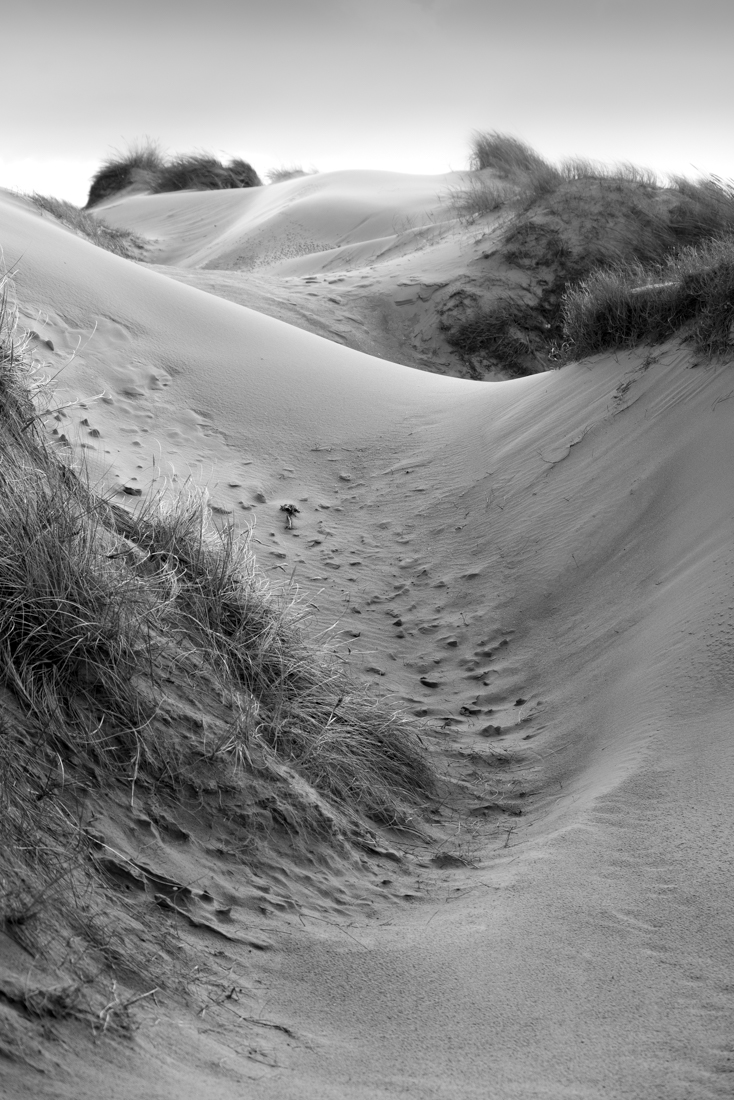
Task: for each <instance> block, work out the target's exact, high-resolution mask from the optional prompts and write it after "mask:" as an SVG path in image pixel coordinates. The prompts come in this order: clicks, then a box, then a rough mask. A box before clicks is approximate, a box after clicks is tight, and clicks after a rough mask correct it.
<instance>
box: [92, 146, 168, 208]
mask: <svg viewBox="0 0 734 1100" xmlns="http://www.w3.org/2000/svg"><path fill="white" fill-rule="evenodd" d="M164 163H165V162H164V158H163V153H162V152H161V149H160V146H159V145H158V143H157V142H155V141H151V140H150V139H149V138H147V139H146V140H145V141H143V142H140V143H138V144H133V145H131V146H130V147H129V148H128V149H127V151H126V152H125V153H119V152H118V153H115V154H114V155H113V156H111V157H108V158H107V160H105V161H104V162H103V163H102V165H101V166H100V167H99V168H98V169H97V171H96V172H95V173H94V175H93V177H92V181H91V184H90V187H89V195H88V197H87V209H89V208H90V207H92V206H97V205H98V204H99V203H101V202H104V200H105V199H109V198H111V197H112V195H116V194H117V193H118V192H120V191H123V190H124V189H125V188H126V187H130V186H131V185H132V184H133V183H138V184H139V185H141V186H146V185H147V186H150V185H151V184H152V183H153V182H154V180H155V179H156V178H157V175H158V173H159V171H160V170H161V168H162V167H163V164H164Z"/></svg>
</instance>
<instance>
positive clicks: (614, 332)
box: [564, 236, 734, 358]
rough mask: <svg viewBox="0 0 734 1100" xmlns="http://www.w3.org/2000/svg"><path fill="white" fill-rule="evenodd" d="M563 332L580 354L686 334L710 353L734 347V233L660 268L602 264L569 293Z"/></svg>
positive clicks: (572, 349)
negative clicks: (733, 329) (603, 268)
mask: <svg viewBox="0 0 734 1100" xmlns="http://www.w3.org/2000/svg"><path fill="white" fill-rule="evenodd" d="M564 322H565V336H566V340H567V342H568V344H569V345H570V350H569V354H570V355H573V356H574V357H576V358H579V357H582V356H584V355H591V354H593V353H595V352H598V351H603V350H606V349H610V348H618V347H630V346H634V345H636V344H639V343H642V342H650V343H659V342H662V341H664V340H667V339H669V338H670V337H672V336H674V335H676V334H677V333H682V334H683V335H685V336H687V337H688V338H689V339H690V340H692V342H693V343H694V345H695V347H696V348H697V349H698V350H699V351H700V352H702V353H704V354H706V355H720V354H723V353H725V352H726V351H728V350H730V349H731V348H732V346H734V335H733V331H732V328H733V326H734V237H732V236H729V237H722V238H713V239H711V240H708V241H704V242H703V243H701V244H699V245H696V246H691V247H688V248H686V249H683V250H682V251H681V252H680V253H679V254H678V255H674V256H671V257H670V258H669V259H668V260H667V261H666V262H665V263H663V264H657V265H654V266H650V265H648V266H645V265H642V264H639V263H637V264H627V265H625V266H621V267H617V268H612V269H610V270H600V271H597V272H595V273H593V274H592V275H590V276H589V278H587V279H585V280H583V281H582V282H581V283H580V284H579V285H578V286H577V287H574V288H572V289H571V290H569V291H568V293H567V295H566V298H565V302H564Z"/></svg>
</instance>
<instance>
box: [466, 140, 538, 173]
mask: <svg viewBox="0 0 734 1100" xmlns="http://www.w3.org/2000/svg"><path fill="white" fill-rule="evenodd" d="M471 150H472V151H471V160H470V167H471V169H472V170H473V171H475V172H477V171H482V170H483V169H485V168H491V169H492V171H493V172H495V173H496V174H497V175H498V176H499V177H500V179H509V180H514V179H516V178H517V177H518V176H521V175H527V174H528V173H530V172H534V171H538V170H544V169H546V168H547V167H548V163H547V161H545V160H543V158H542V157H541V156H540V154H539V153H536V152H535V150H534V149H531V147H530V146H529V145H526V143H525V142H524V141H520V139H519V138H516V137H512V136H511V135H510V134H501V133H499V132H498V131H496V130H492V131H489V132H484V131H480V130H475V131H474V134H473V135H472V142H471Z"/></svg>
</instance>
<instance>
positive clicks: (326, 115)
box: [0, 0, 734, 243]
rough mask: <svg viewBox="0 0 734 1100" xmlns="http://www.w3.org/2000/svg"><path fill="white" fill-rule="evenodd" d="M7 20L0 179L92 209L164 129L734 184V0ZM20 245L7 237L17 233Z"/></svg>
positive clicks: (400, 160)
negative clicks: (114, 158) (118, 159)
mask: <svg viewBox="0 0 734 1100" xmlns="http://www.w3.org/2000/svg"><path fill="white" fill-rule="evenodd" d="M13 7H14V9H15V10H11V11H8V12H5V13H4V14H3V17H2V35H3V46H4V48H3V60H2V73H3V91H4V106H5V110H4V112H3V120H2V129H1V130H0V135H1V137H0V186H6V187H18V188H21V189H26V190H38V191H41V192H44V193H47V194H55V195H57V196H58V197H62V198H69V199H71V200H72V201H75V202H78V203H83V202H84V201H85V198H86V192H87V187H88V181H89V176H90V175H91V173H92V172H93V171H94V169H95V167H96V166H97V165H98V164H99V163H100V161H101V160H103V159H104V158H105V157H107V156H109V155H110V154H111V153H112V152H113V151H114V150H115V149H124V148H125V146H126V144H127V143H129V142H133V141H135V140H136V139H141V138H143V137H145V136H150V137H152V138H155V139H157V140H158V141H159V142H160V143H161V145H162V146H163V148H164V149H166V150H168V151H171V152H189V151H191V150H202V149H203V150H207V151H211V152H214V153H215V154H219V155H224V154H226V155H233V156H243V157H244V158H245V159H247V160H249V161H250V162H251V163H252V164H253V165H254V167H255V168H256V169H257V170H258V171H259V173H260V174H261V175H264V174H265V173H266V172H267V170H268V169H270V168H273V167H277V166H281V165H296V164H297V165H302V166H303V167H305V168H310V167H314V168H318V169H320V170H321V171H329V170H333V169H340V168H383V169H392V170H395V171H400V172H421V173H440V172H446V171H449V170H451V169H461V168H464V167H466V165H467V159H468V154H469V139H470V135H471V132H472V131H473V130H475V129H479V130H499V131H501V132H504V133H511V134H514V135H516V136H519V137H521V138H523V139H524V140H526V141H527V142H529V143H530V144H531V145H533V146H534V147H535V148H536V149H538V151H540V152H541V153H543V154H544V155H546V156H548V157H550V158H553V159H556V158H560V157H564V156H574V155H578V156H586V157H590V158H596V159H602V160H605V161H616V160H629V161H633V162H635V163H638V164H641V165H645V166H648V167H652V168H653V169H655V170H657V171H659V172H663V173H664V172H668V171H670V172H685V173H689V174H693V175H695V174H696V169H698V170H699V171H700V172H704V173H709V172H714V173H717V174H719V175H722V176H724V177H726V178H731V177H734V113H733V112H732V106H731V103H732V91H731V72H732V55H733V54H734V49H733V47H734V37H733V33H732V32H733V31H734V4H732V0H686V2H685V3H684V2H681V0H115V2H114V3H110V2H109V0H94V2H92V0H76V2H75V3H74V4H69V5H67V4H62V3H61V2H60V0H22V2H20V3H17V4H15V5H13ZM0 243H1V242H0Z"/></svg>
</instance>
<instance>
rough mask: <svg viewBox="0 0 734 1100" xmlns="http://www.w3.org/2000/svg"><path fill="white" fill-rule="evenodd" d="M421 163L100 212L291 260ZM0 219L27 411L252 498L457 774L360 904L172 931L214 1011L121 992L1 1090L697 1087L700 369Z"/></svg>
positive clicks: (720, 374) (348, 1093)
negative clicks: (555, 346) (233, 927)
mask: <svg viewBox="0 0 734 1100" xmlns="http://www.w3.org/2000/svg"><path fill="white" fill-rule="evenodd" d="M335 177H336V178H335ZM442 186H443V185H442ZM437 191H439V192H440V188H439V186H438V183H437V181H436V180H435V179H433V178H428V179H420V178H414V177H403V178H399V179H396V177H393V176H390V175H389V174H383V173H338V174H333V175H332V177H310V178H305V179H298V180H294V181H291V182H288V183H285V184H281V185H278V186H277V187H272V188H263V189H253V190H250V191H246V192H231V193H230V192H222V193H206V194H193V193H191V194H178V195H163V196H151V197H146V196H136V197H131V198H127V199H123V200H120V201H119V202H118V203H112V204H108V205H107V206H106V207H105V208H104V210H103V213H104V215H105V216H106V217H109V218H110V220H113V219H114V220H116V222H117V224H125V225H129V226H130V227H133V228H135V229H136V231H138V232H143V233H145V234H146V235H148V236H150V237H151V238H155V239H156V240H157V241H158V242H160V243H159V245H158V247H159V248H160V250H161V251H160V252H159V253H158V255H157V257H156V259H157V262H158V263H159V264H167V263H175V264H176V265H180V266H184V267H189V268H193V267H194V266H197V265H205V264H209V265H211V266H212V267H214V266H216V267H217V268H220V267H221V268H229V267H233V266H235V265H236V263H237V256H238V255H240V254H241V253H243V252H245V251H246V252H247V255H248V257H251V258H252V264H253V266H254V265H255V264H259V263H262V264H263V266H265V264H266V263H267V264H270V265H271V266H272V265H273V264H274V263H276V264H277V265H279V272H280V274H281V275H282V274H284V273H285V274H286V275H287V276H289V277H290V276H291V275H293V276H295V274H296V266H294V265H299V264H302V265H304V266H303V267H302V268H301V267H298V268H297V272H298V277H299V278H301V277H306V276H305V275H304V272H306V271H307V270H308V271H309V272H314V271H315V270H316V268H315V267H313V266H310V267H309V266H308V265H314V264H317V263H319V262H323V257H321V259H319V257H320V254H321V252H323V251H324V249H325V247H326V246H327V245H328V250H333V249H334V248H337V247H338V248H341V247H343V246H345V245H349V246H350V247H352V246H354V247H363V246H364V247H369V248H372V247H373V244H374V242H375V241H380V240H384V239H386V238H388V237H389V236H390V235H391V233H394V232H395V221H396V219H400V218H406V219H407V218H409V217H417V216H418V214H419V213H421V216H422V214H423V213H426V212H428V213H430V212H431V211H433V212H434V213H435V212H436V211H437V210H438V206H437V205H435V195H436V192H437ZM0 226H1V229H2V245H3V250H4V255H5V262H6V264H12V265H14V266H16V265H17V276H16V283H17V288H18V297H19V302H20V304H21V308H22V312H23V318H24V323H25V324H26V326H27V327H28V328H29V329H32V330H33V331H34V332H35V333H37V337H36V347H37V354H38V358H39V361H41V360H43V361H44V362H46V363H50V364H51V368H52V369H53V370H58V371H59V374H58V378H57V382H56V387H57V389H56V400H57V401H58V403H59V404H65V403H66V402H69V401H73V400H74V399H77V400H78V403H77V404H76V405H73V406H71V407H68V408H66V409H64V411H63V412H60V413H58V414H57V416H58V419H57V420H55V421H54V420H53V416H52V417H51V418H50V419H49V427H50V428H52V426H53V424H55V425H56V427H55V429H53V430H55V431H56V432H57V436H56V438H59V436H60V435H63V436H64V437H65V438H66V439H67V440H68V441H69V443H70V444H72V445H74V446H77V447H82V448H84V449H85V451H86V454H87V456H88V458H89V460H90V464H91V466H92V469H94V470H96V471H97V473H98V475H99V476H100V477H102V478H103V479H104V480H105V482H106V483H107V484H108V485H110V486H111V487H112V489H117V490H118V491H119V493H120V497H119V499H124V490H125V489H127V490H134V489H137V488H140V489H142V490H145V489H147V487H148V486H150V485H151V484H160V483H161V482H162V481H164V480H173V481H179V482H181V481H183V480H185V478H187V477H189V476H191V475H193V476H194V477H195V478H196V480H197V481H198V482H200V483H205V484H207V485H208V486H209V488H210V492H211V501H212V505H213V506H214V508H215V509H216V510H217V511H218V513H219V514H225V515H226V514H228V515H231V516H232V517H233V518H234V520H235V522H237V523H241V524H244V523H251V522H252V521H253V520H256V528H255V533H256V538H257V540H258V542H257V544H256V547H257V552H258V559H259V563H260V565H261V566H262V568H263V569H264V570H265V571H266V572H267V573H268V574H269V575H270V576H272V577H284V576H287V575H290V574H291V572H292V571H293V569H294V568H295V571H296V572H295V576H296V579H297V581H298V583H299V584H300V585H301V586H302V588H303V590H304V592H305V593H306V594H307V595H308V597H309V599H310V600H311V601H312V602H313V604H314V605H315V607H316V609H317V610H316V616H317V619H318V621H319V622H320V623H321V624H323V625H324V626H327V625H329V626H331V625H332V624H334V623H335V624H336V625H335V626H334V633H335V634H336V635H337V636H338V637H340V638H341V641H342V643H343V645H344V646H345V648H346V647H348V648H349V650H350V651H351V658H352V661H353V662H354V664H355V667H356V668H357V669H358V670H360V671H361V674H362V675H363V676H364V677H365V678H368V679H370V680H372V681H374V683H376V684H379V685H380V687H381V689H382V690H385V691H390V692H392V693H394V694H395V695H396V696H397V697H398V698H399V699H400V701H401V702H402V703H403V704H404V705H406V706H407V707H408V708H410V709H411V710H412V711H414V712H415V713H418V714H422V715H425V716H427V717H428V718H429V719H431V720H432V721H433V723H434V725H435V727H436V728H437V730H438V731H443V732H439V734H438V735H437V736H438V737H439V739H440V743H441V750H440V751H441V753H442V754H443V759H444V760H445V762H446V766H447V767H448V768H449V769H454V771H455V773H456V775H457V777H461V778H462V779H463V780H464V781H466V784H467V786H466V790H467V791H471V790H479V789H480V788H481V789H482V790H483V791H484V792H485V796H484V798H483V799H478V798H475V799H473V800H472V798H471V796H470V795H469V794H467V799H468V803H467V805H466V806H465V807H464V811H463V815H464V816H463V817H457V816H456V815H449V816H447V819H446V821H445V822H444V827H445V830H446V837H447V838H449V839H450V844H448V847H447V848H446V852H450V853H452V858H451V859H449V860H447V861H444V862H442V861H441V860H438V861H436V860H435V859H434V860H433V861H432V857H431V856H430V855H429V854H427V853H426V851H425V850H418V849H417V850H416V853H415V854H414V855H413V856H412V858H411V857H410V856H408V857H407V862H406V867H405V868H404V869H401V868H399V867H398V866H397V865H396V864H395V862H394V861H393V860H391V859H390V858H389V857H388V858H383V859H382V861H381V862H380V861H379V860H378V866H379V868H380V874H381V876H382V880H384V882H385V883H386V884H387V893H388V897H387V898H386V900H385V901H382V902H378V901H375V900H374V898H373V895H370V900H369V903H367V902H365V904H364V907H363V908H362V909H359V907H357V908H355V909H353V910H350V915H349V919H348V920H344V921H340V920H339V919H338V918H337V917H333V919H332V918H331V916H330V919H329V922H326V921H325V920H322V921H321V923H319V922H318V918H315V919H314V920H312V921H308V920H303V919H300V918H299V917H298V916H297V915H296V914H294V913H289V912H285V913H284V914H278V913H274V914H270V915H269V916H268V917H267V918H265V917H262V918H258V927H260V925H261V924H262V925H263V927H265V928H266V931H267V935H268V937H269V939H270V941H271V942H272V943H273V944H274V945H275V946H274V947H273V948H272V949H271V950H269V951H268V952H266V953H264V954H258V955H257V956H255V955H253V953H252V950H251V949H248V948H245V947H242V946H241V945H239V946H238V945H237V944H230V943H228V944H226V947H225V948H223V947H222V946H221V944H220V942H219V941H213V940H212V942H209V940H207V938H206V935H205V934H203V933H199V935H200V939H199V940H198V941H196V942H197V944H198V945H199V949H200V950H201V951H202V952H209V953H211V952H213V951H214V947H216V951H217V954H218V957H219V962H220V964H221V965H222V966H223V968H224V970H223V973H224V972H225V971H226V974H228V975H229V977H226V981H227V982H229V981H230V979H231V980H232V981H235V977H233V976H236V981H237V982H240V983H241V988H240V987H239V986H238V988H239V989H240V991H239V993H238V999H239V1016H240V1017H241V1018H240V1019H238V1018H237V1016H238V1012H237V1011H236V1009H237V1007H238V1006H237V1005H235V1006H232V1005H230V1006H229V1007H233V1012H228V1011H225V1010H224V1009H223V1008H222V1007H221V1002H220V1006H219V1008H215V1007H213V1008H212V1009H211V1011H210V1012H208V1014H207V1016H206V1020H205V1019H204V1016H203V1015H200V1016H196V1015H195V1014H194V1013H193V1012H187V1010H186V1009H185V1008H184V1007H181V1008H180V1009H179V1010H177V1011H176V1012H174V1011H173V1010H171V1012H170V1013H169V1014H168V1015H165V1016H163V1017H162V1018H161V1015H160V1014H157V1013H155V1012H153V1011H152V1010H151V1015H150V1016H145V1017H144V1019H145V1020H146V1021H147V1022H148V1025H149V1026H146V1027H144V1028H142V1029H141V1031H140V1032H139V1033H138V1034H137V1035H136V1037H135V1039H134V1043H135V1047H134V1050H135V1057H134V1058H131V1057H130V1054H129V1048H125V1049H122V1048H121V1049H116V1048H115V1047H114V1044H112V1043H111V1042H110V1043H109V1044H108V1045H107V1046H105V1045H104V1044H103V1043H101V1044H99V1045H98V1047H96V1048H95V1049H94V1050H93V1051H91V1050H90V1048H89V1047H85V1046H84V1045H83V1044H82V1043H81V1041H80V1042H79V1043H77V1044H76V1045H74V1044H71V1046H70V1048H69V1049H68V1051H67V1054H68V1057H66V1059H65V1065H64V1067H63V1068H57V1069H56V1070H54V1071H53V1072H50V1073H47V1074H46V1075H45V1076H41V1075H33V1076H25V1077H24V1076H23V1074H22V1073H21V1074H20V1075H19V1076H18V1075H16V1076H14V1077H13V1088H14V1089H15V1090H16V1091H15V1092H14V1093H13V1095H18V1096H25V1095H27V1096H49V1097H50V1096H60V1095H63V1096H75V1097H93V1096H95V1097H96V1096H97V1095H100V1089H101V1088H102V1087H104V1092H105V1094H106V1095H109V1096H110V1097H113V1098H118V1097H119V1098H120V1100H121V1098H123V1097H126V1098H127V1097H131V1096H136V1095H141V1094H142V1093H143V1092H145V1093H146V1094H147V1095H151V1096H160V1097H166V1098H167V1097H172V1096H186V1097H188V1096H191V1097H193V1096H197V1097H205V1096H211V1097H217V1098H219V1097H221V1098H229V1097H232V1098H234V1097H236V1096H237V1097H239V1096H242V1095H245V1094H246V1095H248V1096H249V1095H251V1096H253V1097H263V1098H268V1097H272V1098H276V1097H277V1098H287V1097H294V1098H295V1097H299V1098H301V1097H319V1098H321V1097H334V1098H337V1097H338V1098H343V1097H354V1098H355V1100H356V1098H365V1100H367V1098H369V1100H372V1098H375V1097H381V1096H397V1095H402V1096H410V1097H415V1098H416V1100H418V1098H421V1100H423V1098H425V1097H446V1098H448V1097H462V1098H463V1097H478V1098H479V1097H482V1098H485V1097H490V1098H497V1100H505V1098H514V1097H517V1098H518V1100H531V1098H536V1097H537V1098H540V1097H553V1098H556V1097H557V1098H561V1097H570V1096H574V1097H576V1096H578V1097H584V1098H595V1097H599V1098H601V1097H604V1098H615V1100H616V1098H619V1100H632V1098H637V1097H640V1098H642V1097H644V1098H646V1100H647V1098H650V1097H659V1098H660V1100H688V1098H691V1097H702V1098H703V1097H719V1096H720V1097H723V1096H726V1095H729V1093H730V1083H731V1073H732V1068H733V1066H734V1063H733V1062H732V1046H731V1027H732V992H733V991H734V973H732V958H733V957H734V955H733V954H732V946H733V943H732V940H733V936H734V921H733V919H732V912H733V911H734V909H733V907H732V876H731V851H732V840H733V839H734V837H733V836H732V819H731V812H730V803H731V797H730V788H731V785H732V779H733V778H734V749H733V748H732V739H731V736H730V729H731V724H732V718H733V717H734V714H733V713H732V711H733V709H734V705H733V701H732V693H731V687H730V680H731V676H730V664H731V647H732V640H733V637H734V635H733V633H732V630H733V628H732V621H733V620H732V607H733V606H734V600H733V599H732V583H733V582H734V555H733V553H732V546H733V545H734V530H732V527H733V525H734V517H733V516H732V510H731V507H730V496H731V491H730V483H731V471H732V468H733V460H734V453H733V452H734V443H733V442H732V440H733V439H734V436H733V435H732V431H731V416H732V408H733V407H734V405H733V404H732V401H731V397H732V381H731V374H730V365H729V364H721V363H714V364H707V365H698V366H695V365H694V362H693V360H692V359H691V356H690V355H689V353H688V352H687V351H686V350H685V349H682V348H681V347H679V346H677V345H669V346H666V347H665V348H663V349H657V350H656V351H655V353H654V354H653V353H650V352H649V351H648V350H647V349H645V350H641V351H639V352H633V353H628V354H624V355H619V356H614V357H613V356H606V357H598V358H597V359H595V360H592V361H586V362H584V363H580V364H571V365H569V366H566V367H564V368H563V369H562V370H560V371H557V372H552V373H545V374H539V375H535V376H533V377H530V378H526V379H520V380H517V381H507V382H499V383H496V384H491V385H490V384H486V383H479V382H472V381H467V380H464V379H457V378H448V377H442V376H439V375H437V374H429V373H426V372H420V371H415V370H411V369H410V368H408V367H405V366H401V365H398V364H397V363H392V362H388V361H385V360H384V359H378V358H375V357H372V356H369V355H366V354H363V353H361V352H359V351H355V350H353V349H351V348H348V347H340V346H339V345H338V344H337V343H334V342H329V341H326V340H324V339H321V338H320V337H318V336H316V335H314V334H313V333H310V332H306V331H303V329H297V328H294V327H293V326H292V325H288V324H286V323H284V322H283V321H281V320H278V319H274V318H272V317H266V316H263V315H262V314H259V313H256V312H254V311H252V310H250V309H247V308H245V307H244V306H243V305H238V304H236V303H234V302H232V301H225V300H223V299H220V298H218V297H216V296H215V295H214V294H212V293H202V291H201V290H198V289H196V287H195V286H190V285H184V283H183V282H181V281H177V280H174V279H171V278H168V277H167V276H166V275H165V274H164V273H163V271H162V269H161V268H159V269H158V270H156V271H151V270H148V269H146V267H145V266H142V265H134V264H132V263H130V262H127V261H124V260H120V259H117V258H116V257H112V256H109V255H107V254H105V253H103V252H101V251H99V250H96V249H95V248H94V247H93V246H91V245H89V244H87V243H85V242H83V241H80V240H78V239H76V238H75V237H74V236H73V235H72V234H70V233H68V232H66V231H64V230H62V229H60V228H57V227H55V226H54V225H52V224H51V223H50V222H49V220H48V219H44V218H42V217H41V216H40V215H39V214H38V213H37V212H34V211H32V210H31V209H30V208H29V207H28V206H27V204H24V203H23V202H22V201H21V200H18V199H15V198H12V197H8V196H2V197H1V199H0ZM274 226H275V227H277V232H276V231H275V230H274V228H273V227H274ZM419 243H420V238H418V237H416V238H415V248H414V251H415V252H417V250H418V248H419ZM454 245H456V247H454ZM454 245H452V248H453V249H454V251H453V252H452V256H454V257H455V256H456V254H457V248H458V241H457V242H454ZM406 254H407V253H406ZM333 259H334V257H333V256H331V258H330V260H329V262H330V263H331V262H332V261H333ZM363 260H364V256H363V255H362V254H361V253H360V263H362V262H363ZM249 262H250V260H248V263H249ZM413 262H414V261H413ZM451 262H452V263H455V259H452V261H451ZM284 265H285V266H284ZM416 270H417V269H416ZM347 271H348V265H347V266H346V267H345V272H347ZM344 277H346V275H345V276H344ZM210 289H213V287H211V288H210ZM49 341H50V344H51V345H52V348H51V347H50V346H49V343H48V342H49ZM289 501H294V502H296V503H297V504H298V507H299V508H300V513H299V516H298V519H297V521H296V523H295V526H294V527H293V529H292V530H287V529H286V528H285V525H284V522H283V515H282V513H281V512H280V505H281V504H282V503H286V502H289ZM437 751H438V750H437ZM472 783H474V784H475V785H474V787H472ZM493 789H494V790H496V791H500V790H501V793H502V800H501V801H502V805H501V806H500V807H499V808H498V804H499V799H498V798H496V797H495V798H493V797H492V790H493ZM447 843H448V841H447ZM169 858H171V859H172V858H173V857H172V856H170V857H169ZM335 881H336V878H335V877H330V875H329V873H328V872H327V871H325V872H324V883H325V888H326V889H328V890H332V891H333V890H334V888H335ZM288 888H289V883H288V882H284V883H283V890H284V891H285V892H287V890H288ZM330 913H331V910H330ZM181 934H182V935H194V933H192V932H191V931H190V930H189V931H188V932H186V931H182V933H181ZM212 943H214V946H212ZM222 980H223V981H224V980H225V979H224V978H223V979H222ZM223 988H224V987H223ZM233 988H234V985H233ZM245 1006H246V1007H245ZM141 1011H142V1009H141ZM154 1020H155V1023H153V1022H152V1021H154ZM243 1020H244V1021H245V1022H243ZM246 1021H249V1022H246ZM258 1021H259V1023H258ZM263 1021H265V1022H264V1023H263ZM110 1066H113V1067H115V1068H114V1074H113V1075H110V1073H109V1069H110ZM103 1081H104V1086H102V1082H103Z"/></svg>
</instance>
